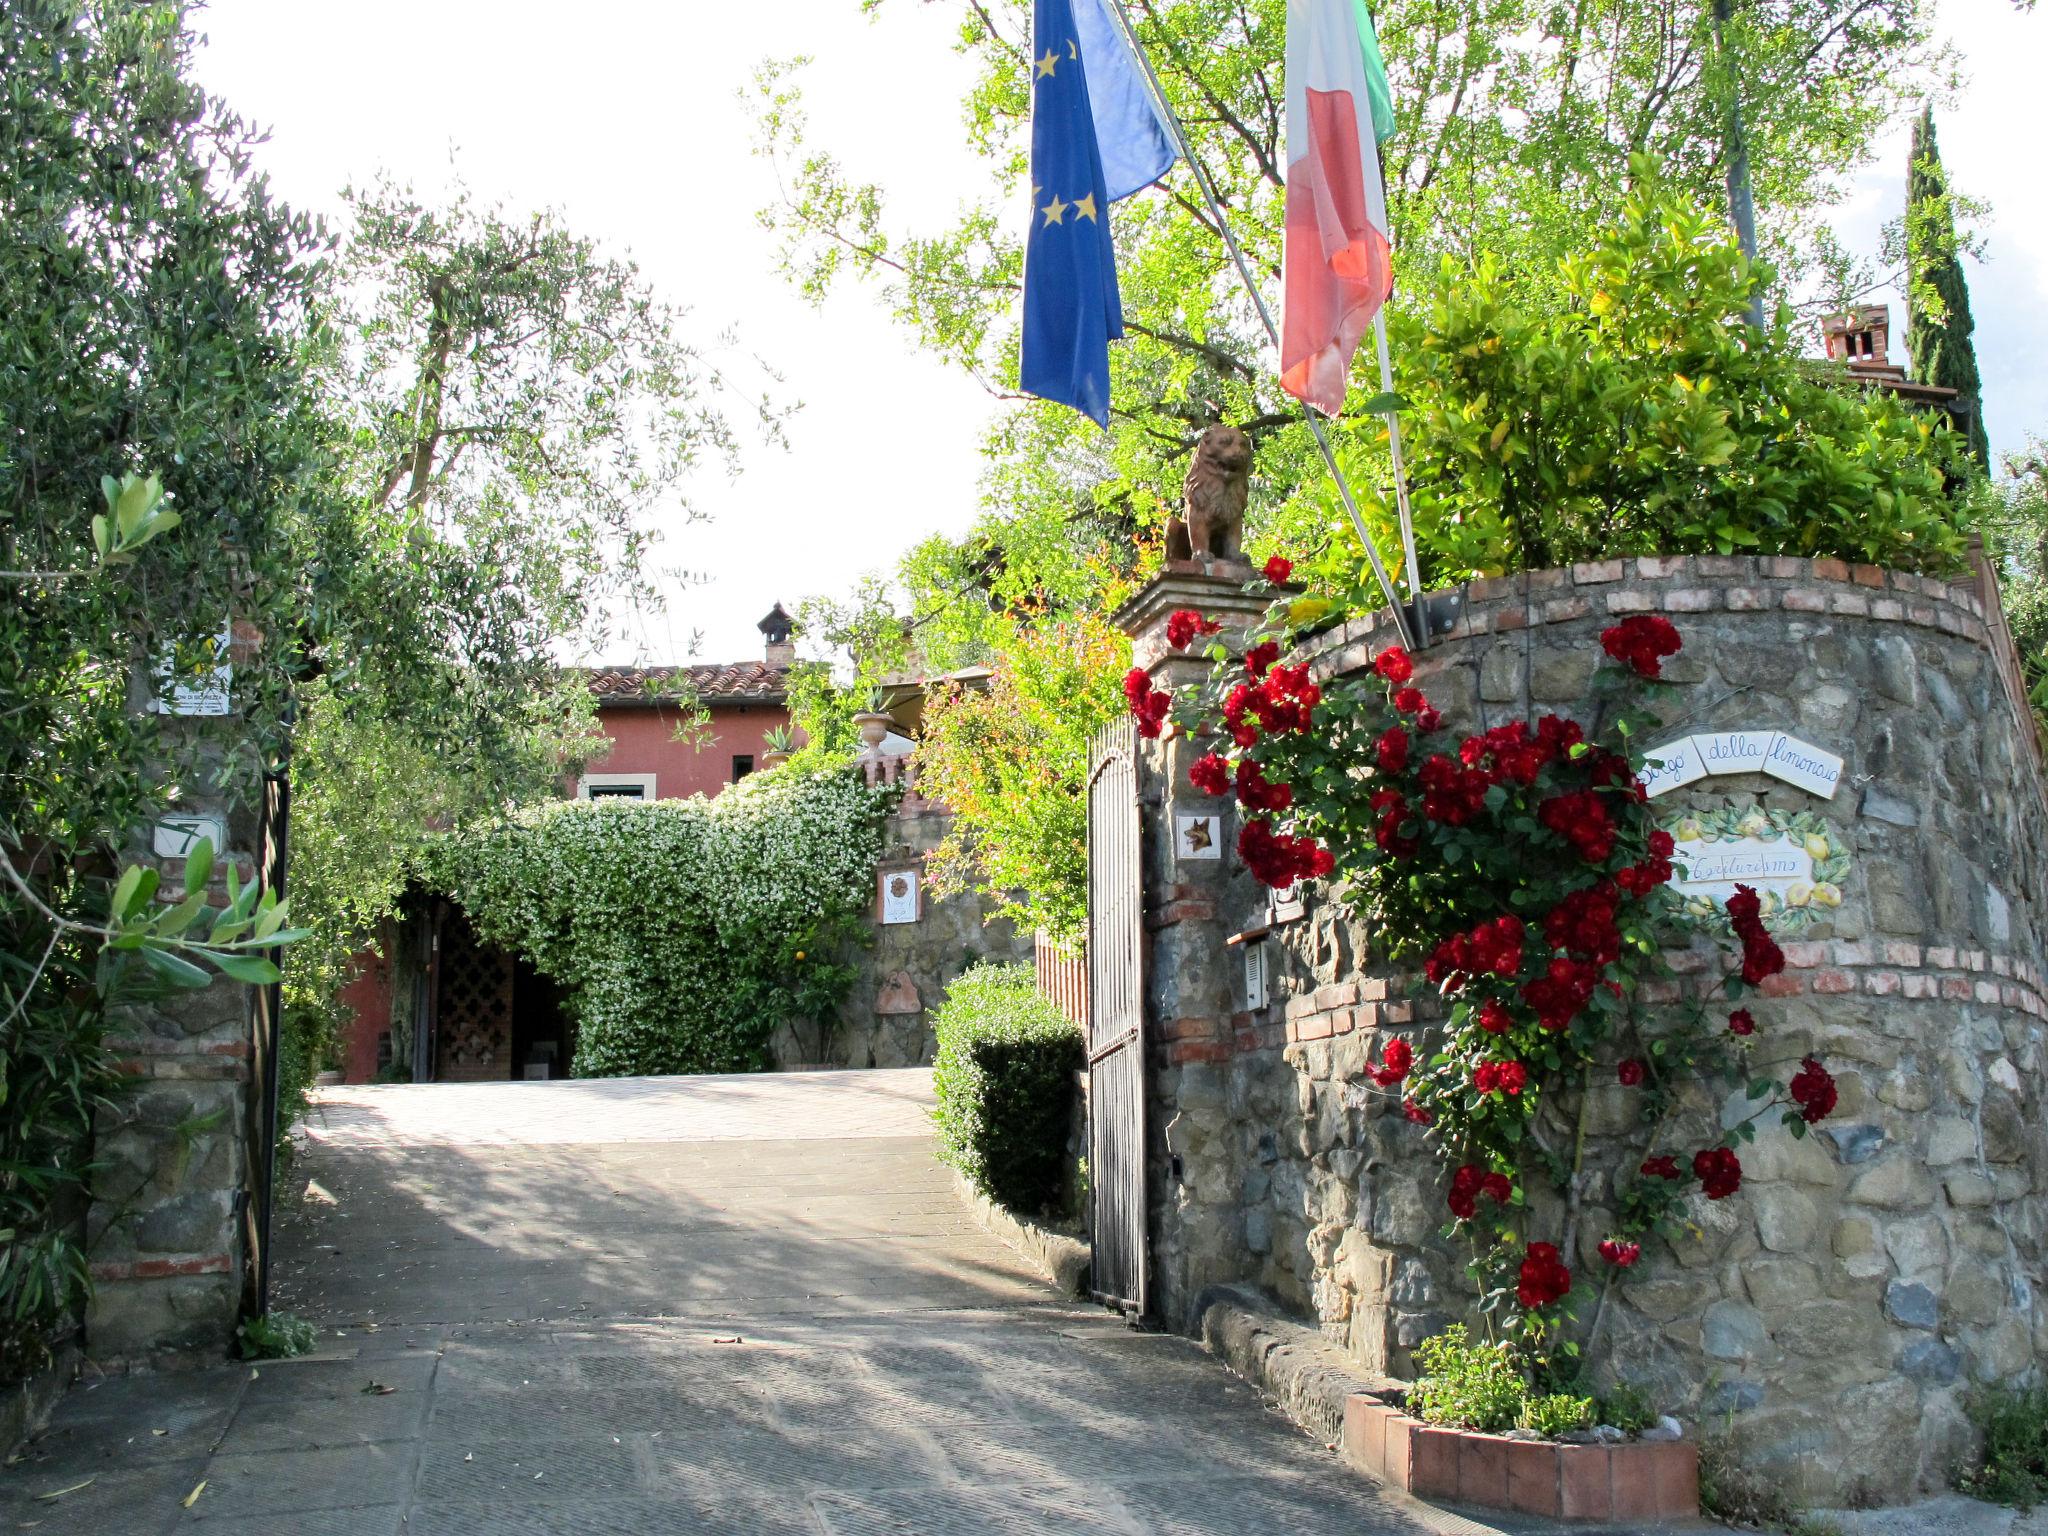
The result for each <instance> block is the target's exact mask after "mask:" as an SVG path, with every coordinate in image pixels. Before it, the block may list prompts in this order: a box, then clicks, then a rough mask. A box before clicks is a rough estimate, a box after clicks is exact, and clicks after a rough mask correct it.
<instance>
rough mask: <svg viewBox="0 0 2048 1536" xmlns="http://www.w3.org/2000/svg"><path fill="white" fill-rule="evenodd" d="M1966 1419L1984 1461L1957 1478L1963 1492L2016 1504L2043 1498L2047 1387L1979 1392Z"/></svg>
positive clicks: (2046, 1487)
mask: <svg viewBox="0 0 2048 1536" xmlns="http://www.w3.org/2000/svg"><path fill="white" fill-rule="evenodd" d="M1970 1421H1971V1422H1972V1423H1973V1424H1975V1425H1976V1426H1977V1428H1978V1430H1979V1431H1980V1432H1981V1433H1982V1434H1983V1436H1984V1464H1983V1465H1982V1466H1981V1467H1979V1468H1978V1469H1977V1470H1976V1471H1974V1472H1969V1473H1966V1474H1965V1475H1964V1476H1963V1477H1962V1478H1961V1479H1959V1482H1960V1484H1961V1487H1962V1489H1963V1491H1964V1492H1965V1493H1971V1494H1974V1495H1976V1496H1977V1497H1978V1498H1980V1499H1989V1500H1991V1501H1992V1502H1993V1503H1996V1504H2013V1505H2017V1506H2018V1507H2019V1508H2021V1509H2032V1508H2033V1507H2034V1506H2035V1505H2036V1504H2038V1503H2040V1502H2042V1500H2043V1499H2048V1387H2016V1388H2010V1389H2004V1388H1998V1389H1992V1390H1989V1391H1985V1392H1981V1393H1979V1394H1977V1395H1976V1396H1975V1397H1974V1398H1973V1399H1972V1400H1971V1402H1970Z"/></svg>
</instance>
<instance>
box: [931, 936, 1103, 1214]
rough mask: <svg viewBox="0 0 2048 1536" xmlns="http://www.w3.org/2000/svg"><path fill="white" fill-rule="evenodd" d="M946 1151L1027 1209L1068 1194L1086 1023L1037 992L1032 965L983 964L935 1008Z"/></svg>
mask: <svg viewBox="0 0 2048 1536" xmlns="http://www.w3.org/2000/svg"><path fill="white" fill-rule="evenodd" d="M932 1023H933V1028H934V1030H935V1031H936V1033H937V1035H938V1046H939V1049H938V1059H937V1062H936V1063H935V1066H934V1079H933V1081H934V1086H935V1088H936V1090H937V1093H938V1101H939V1102H938V1108H937V1109H936V1110H934V1111H933V1113H932V1118H933V1119H934V1120H935V1121H937V1122H938V1130H939V1155H940V1156H941V1157H942V1158H944V1159H945V1160H946V1161H947V1162H949V1163H951V1164H952V1165H953V1166H954V1167H955V1168H957V1169H959V1170H960V1172H961V1173H963V1174H965V1175H966V1177H967V1179H968V1181H969V1182H970V1183H972V1184H973V1185H974V1187H975V1188H976V1189H978V1190H980V1191H981V1192H982V1193H983V1194H985V1195H987V1196H988V1197H989V1198H990V1199H992V1200H994V1201H996V1202H997V1203H999V1204H1001V1205H1004V1206H1007V1207H1008V1208H1009V1209H1010V1210H1012V1211H1017V1212H1021V1213H1023V1214H1025V1215H1040V1214H1044V1213H1048V1212H1053V1211H1056V1210H1057V1209H1058V1207H1059V1206H1060V1203H1061V1191H1062V1188H1063V1185H1064V1183H1065V1175H1066V1161H1067V1136H1068V1133H1069V1131H1070V1130H1071V1129H1072V1126H1073V1113H1074V1073H1075V1072H1076V1071H1078V1070H1079V1069H1080V1066H1081V1061H1082V1057H1083V1051H1082V1046H1081V1031H1080V1029H1079V1028H1078V1027H1077V1026H1076V1025H1075V1024H1074V1023H1073V1022H1072V1021H1071V1020H1069V1019H1068V1018H1067V1017H1066V1015H1064V1014H1062V1013H1061V1012H1060V1011H1059V1009H1057V1008H1055V1007H1054V1006H1053V1005H1052V1004H1051V1003H1049V1002H1047V1001H1046V1000H1045V999H1044V998H1043V997H1041V996H1039V994H1038V989H1037V988H1036V987H1035V986H1034V985H1033V984H1032V973H1031V967H1030V966H1028V965H978V966H976V967H974V968H973V969H972V970H970V971H966V972H963V973H962V974H961V975H960V976H959V978H958V979H956V980H955V981H954V982H953V984H952V986H951V987H950V988H948V989H947V992H946V1000H945V1001H944V1002H943V1003H941V1004H940V1005H939V1008H938V1011H937V1012H936V1013H935V1014H934V1015H933V1020H932Z"/></svg>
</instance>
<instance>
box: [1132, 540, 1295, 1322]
mask: <svg viewBox="0 0 2048 1536" xmlns="http://www.w3.org/2000/svg"><path fill="white" fill-rule="evenodd" d="M1256 574H1257V573H1256V572H1254V571H1253V570H1252V568H1251V567H1250V566H1249V565H1245V564H1241V563H1238V562H1226V561H1214V562H1209V563H1207V564H1201V563H1197V562H1194V561H1179V560H1175V561H1168V562H1167V564H1166V566H1165V567H1164V569H1162V570H1161V572H1160V574H1159V575H1158V576H1157V577H1155V578H1154V579H1153V580H1152V581H1151V582H1150V583H1148V584H1147V585H1146V586H1145V587H1143V588H1141V589H1140V590H1139V591H1138V592H1137V593H1135V594H1134V595H1133V596H1132V597H1131V598H1130V599H1129V600H1127V601H1126V602H1125V603H1124V605H1123V606H1122V607H1121V608H1119V609H1118V610H1117V612H1116V614H1115V615H1114V621H1115V622H1116V623H1117V624H1118V625H1119V626H1120V627H1121V628H1122V629H1123V630H1124V632H1125V633H1126V634H1128V635H1130V637H1131V640H1132V656H1133V660H1134V661H1135V663H1136V664H1137V665H1138V666H1140V667H1142V668H1144V669H1145V671H1146V673H1147V674H1148V676H1149V677H1150V678H1151V680H1152V684H1153V686H1154V687H1155V688H1164V689H1169V690H1171V691H1173V692H1175V693H1180V692H1182V691H1184V690H1189V689H1192V688H1194V687H1195V686H1197V685H1199V684H1200V683H1201V682H1202V680H1203V679H1205V678H1206V677H1207V676H1208V673H1209V666H1210V663H1209V661H1208V658H1207V657H1205V656H1203V655H1201V654H1200V651H1199V649H1195V651H1194V654H1188V653H1184V652H1178V651H1175V650H1174V649H1173V647H1172V646H1170V645H1169V644H1168V643H1167V639H1166V627H1167V620H1168V618H1169V617H1170V616H1171V615H1172V613H1173V612H1174V611H1175V610H1176V609H1182V608H1186V609H1193V610H1195V611H1196V612H1198V613H1200V614H1201V615H1202V616H1203V617H1205V618H1208V619H1213V620H1218V621H1220V622H1221V623H1222V624H1223V626H1224V631H1223V634H1222V636H1221V638H1222V639H1223V640H1224V641H1225V643H1227V644H1229V645H1230V646H1231V647H1232V648H1233V649H1237V648H1240V647H1241V644H1242V640H1243V634H1244V630H1245V628H1246V627H1247V626H1248V625H1250V624H1253V623H1255V622H1256V621H1257V620H1258V619H1259V618H1260V617H1262V616H1263V615H1264V613H1265V611H1266V608H1267V605H1268V601H1269V599H1268V598H1266V597H1261V596H1253V595H1249V594H1247V593H1246V592H1245V590H1244V588H1245V585H1246V584H1247V583H1248V582H1250V581H1252V580H1253V579H1254V577H1255V576H1256ZM1204 748H1205V744H1204V743H1200V742H1196V741H1192V740H1190V739H1188V738H1187V737H1185V736H1183V735H1180V734H1179V733H1178V732H1175V733H1173V734H1171V735H1169V736H1168V737H1167V738H1165V739H1161V740H1158V741H1154V742H1148V743H1144V744H1143V750H1142V752H1141V753H1140V768H1141V772H1140V778H1139V817H1140V822H1141V829H1142V832H1141V846H1142V848H1143V852H1144V913H1145V934H1144V949H1145V966H1144V975H1145V998H1144V1005H1145V1041H1146V1060H1147V1067H1148V1070H1147V1072H1146V1074H1145V1086H1146V1104H1145V1117H1144V1123H1145V1125H1146V1128H1147V1130H1146V1134H1147V1138H1148V1145H1147V1147H1146V1149H1145V1157H1146V1172H1147V1178H1146V1187H1147V1194H1146V1204H1147V1207H1148V1211H1149V1227H1150V1235H1151V1248H1152V1274H1153V1287H1152V1300H1153V1309H1154V1311H1156V1312H1157V1314H1158V1315H1159V1317H1160V1319H1161V1320H1162V1321H1163V1322H1164V1323H1166V1324H1167V1325H1168V1326H1169V1327H1174V1328H1179V1329H1185V1328H1187V1327H1188V1326H1189V1325H1190V1324H1191V1322H1192V1321H1193V1319H1194V1304H1195V1298H1196V1297H1197V1296H1199V1295H1200V1294H1201V1292H1202V1291H1203V1289H1204V1288H1205V1287H1207V1286H1210V1285H1214V1284H1218V1283H1223V1282H1228V1281H1234V1280H1238V1279H1241V1278H1242V1277H1243V1275H1244V1273H1245V1267H1246V1266H1245V1244H1244V1230H1243V1217H1242V1207H1241V1204H1240V1199H1239V1190H1238V1189H1237V1188H1236V1180H1235V1177H1234V1176H1233V1174H1232V1173H1231V1171H1230V1170H1231V1168H1232V1165H1233V1162H1234V1161H1235V1160H1234V1159H1233V1157H1232V1156H1231V1152H1230V1148H1229V1146H1228V1138H1229V1137H1230V1135H1231V1129H1230V1116H1229V1113H1228V1095H1229V1076H1228V1063H1229V1061H1230V1058H1231V1056H1232V1055H1233V1054H1234V1052H1235V1050H1236V1048H1237V1043H1236V1035H1237V1021H1238V1019H1239V1017H1240V1016H1241V1015H1242V1013H1243V1010H1244V1003H1243V1002H1242V1001H1241V999H1240V992H1241V983H1240V981H1239V980H1238V978H1237V977H1236V975H1235V967H1234V966H1233V964H1232V960H1233V958H1234V957H1235V953H1236V952H1235V951H1234V950H1232V949H1230V948H1229V947H1228V946H1227V940H1228V936H1229V934H1230V933H1231V932H1232V931H1233V930H1234V925H1233V924H1232V923H1231V922H1229V921H1228V920H1227V917H1226V914H1227V912H1229V911H1230V910H1231V908H1232V906H1233V905H1234V904H1242V903H1243V902H1245V901H1248V900H1250V899H1251V898H1250V897H1249V896H1248V895H1246V894H1245V893H1244V892H1243V890H1242V889H1240V890H1239V891H1237V892H1236V893H1235V895H1236V902H1235V903H1233V900H1232V896H1233V892H1232V890H1231V887H1232V884H1233V881H1234V880H1235V881H1237V882H1238V884H1239V885H1240V887H1241V886H1242V885H1243V880H1242V870H1241V867H1240V865H1239V862H1238V859H1237V854H1236V844H1237V818H1236V816H1235V814H1234V810H1233V806H1232V803H1231V801H1230V800H1229V799H1228V798H1227V797H1221V798H1219V797H1217V796H1212V795H1205V794H1202V793H1201V792H1200V791H1199V790H1197V789H1196V788H1195V787H1194V786H1193V785H1192V784H1190V783H1189V782H1188V776H1187V770H1188V765H1189V764H1190V763H1192V762H1193V761H1194V760H1195V758H1196V757H1197V756H1199V755H1200V753H1201V752H1202V751H1203V750H1204Z"/></svg>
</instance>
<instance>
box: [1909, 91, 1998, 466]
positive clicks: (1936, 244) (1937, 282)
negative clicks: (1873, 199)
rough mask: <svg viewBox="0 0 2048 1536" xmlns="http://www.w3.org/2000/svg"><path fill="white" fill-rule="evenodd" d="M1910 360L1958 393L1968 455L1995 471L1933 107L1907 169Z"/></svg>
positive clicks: (1917, 371) (1920, 123) (1924, 115)
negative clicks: (1965, 418)
mask: <svg viewBox="0 0 2048 1536" xmlns="http://www.w3.org/2000/svg"><path fill="white" fill-rule="evenodd" d="M1905 236H1906V258H1907V275H1906V357H1907V362H1908V366H1909V367H1910V368H1911V370H1912V374H1913V377H1914V378H1916V379H1919V380H1920V381H1921V382H1923V383H1927V384H1939V385H1941V386H1942V387H1943V388H1945V389H1952V390H1954V391H1955V392H1956V403H1957V404H1958V405H1960V406H1962V407H1964V409H1965V410H1966V411H1967V412H1968V436H1969V441H1970V453H1971V455H1972V457H1974V458H1975V459H1976V461H1977V465H1978V467H1979V468H1980V469H1986V470H1988V469H1989V468H1990V467H1991V443H1990V439H1989V438H1987V437H1986V436H1985V433H1984V388H1983V383H1982V381H1981V380H1980V379H1979V378H1978V376H1977V346H1976V343H1975V342H1974V341H1972V340H1971V339H1970V333H1971V332H1972V331H1974V330H1975V329H1976V328H1977V322H1976V321H1975V320H1973V319H1972V318H1971V317H1970V285H1969V283H1968V281H1967V280H1966V279H1965V278H1964V277H1963V259H1962V248H1961V247H1960V246H1959V245H1958V243H1957V239H1956V220H1955V208H1954V205H1953V202H1952V199H1951V198H1950V195H1949V188H1948V173H1947V172H1946V171H1944V170H1943V169H1942V166H1941V146H1940V145H1939V144H1937V143H1936V142H1935V138H1934V108H1933V107H1932V106H1925V107H1922V108H1921V109H1920V115H1919V117H1917V118H1915V119H1914V121H1913V148H1912V153H1911V159H1910V161H1909V163H1908V165H1907V168H1906V226H1905Z"/></svg>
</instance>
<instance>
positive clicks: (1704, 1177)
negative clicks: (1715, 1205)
mask: <svg viewBox="0 0 2048 1536" xmlns="http://www.w3.org/2000/svg"><path fill="white" fill-rule="evenodd" d="M1692 1172H1693V1177H1694V1178H1696V1179H1698V1180H1699V1181H1700V1189H1701V1191H1702V1192H1703V1193H1704V1194H1705V1195H1706V1197H1707V1198H1708V1199H1709V1200H1725V1199H1727V1198H1728V1197H1729V1196H1730V1195H1732V1194H1734V1193H1735V1191H1736V1190H1738V1189H1740V1188H1742V1163H1741V1161H1740V1159H1738V1158H1737V1157H1736V1155H1735V1151H1734V1149H1733V1148H1732V1147H1709V1148H1707V1150H1706V1151H1704V1152H1695V1153H1694V1154H1693V1155H1692Z"/></svg>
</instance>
